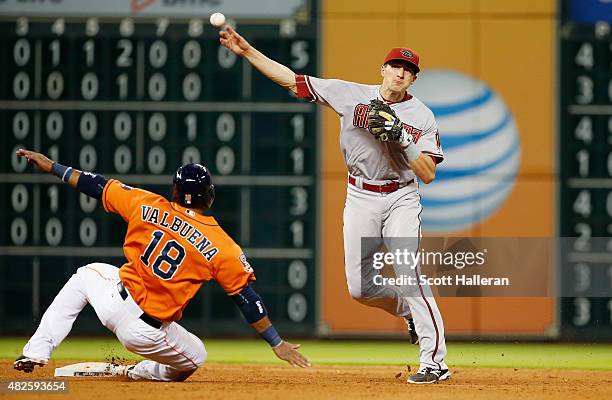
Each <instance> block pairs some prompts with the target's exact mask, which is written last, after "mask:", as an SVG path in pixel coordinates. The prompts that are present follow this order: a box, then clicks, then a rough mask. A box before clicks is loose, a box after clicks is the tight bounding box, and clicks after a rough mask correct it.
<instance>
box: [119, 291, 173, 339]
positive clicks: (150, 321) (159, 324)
mask: <svg viewBox="0 0 612 400" xmlns="http://www.w3.org/2000/svg"><path fill="white" fill-rule="evenodd" d="M117 290H118V291H119V296H121V298H122V299H123V300H125V299H127V298H128V292H127V290H126V289H125V286H123V282H119V283H118V284H117ZM140 319H141V320H142V321H143V322H144V323H146V324H147V325H149V326H151V327H153V328H155V329H159V328H161V327H162V325H163V322H162V321H160V320H158V319H155V318H153V317H152V316H150V315H149V314H147V313H146V312H144V311H143V312H142V315H141V316H140Z"/></svg>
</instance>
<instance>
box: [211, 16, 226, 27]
mask: <svg viewBox="0 0 612 400" xmlns="http://www.w3.org/2000/svg"><path fill="white" fill-rule="evenodd" d="M224 23H225V15H223V14H221V13H220V12H216V13H214V14H213V15H211V16H210V24H211V25H212V26H215V27H217V28H219V27H221V26H222V25H223V24H224Z"/></svg>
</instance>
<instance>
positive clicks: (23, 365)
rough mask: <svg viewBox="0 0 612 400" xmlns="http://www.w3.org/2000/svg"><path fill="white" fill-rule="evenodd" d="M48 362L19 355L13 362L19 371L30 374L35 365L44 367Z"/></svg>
mask: <svg viewBox="0 0 612 400" xmlns="http://www.w3.org/2000/svg"><path fill="white" fill-rule="evenodd" d="M46 364H47V363H46V362H45V361H42V360H34V359H32V358H28V357H26V356H19V357H18V358H17V359H16V360H15V362H14V363H13V368H15V369H16V370H17V371H23V372H27V373H28V374H29V373H30V372H32V371H34V367H35V366H37V365H38V366H39V367H44V366H45V365H46Z"/></svg>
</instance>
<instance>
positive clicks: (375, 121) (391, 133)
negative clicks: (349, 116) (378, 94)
mask: <svg viewBox="0 0 612 400" xmlns="http://www.w3.org/2000/svg"><path fill="white" fill-rule="evenodd" d="M367 116H368V130H369V131H370V133H371V134H372V135H374V136H376V139H378V140H380V141H381V142H387V141H392V142H399V141H401V139H402V121H400V119H399V118H398V117H397V115H396V114H395V111H393V110H392V109H391V107H389V105H388V104H386V103H384V102H383V101H381V100H378V99H372V100H371V101H370V104H369V105H368V111H367Z"/></svg>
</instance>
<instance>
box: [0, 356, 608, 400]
mask: <svg viewBox="0 0 612 400" xmlns="http://www.w3.org/2000/svg"><path fill="white" fill-rule="evenodd" d="M74 362H78V361H74ZM71 363H73V362H70V361H61V362H52V363H50V364H49V365H47V366H45V367H44V368H37V369H36V370H35V371H34V372H33V373H32V374H25V373H22V372H19V371H15V370H14V369H13V367H12V362H9V361H1V362H0V379H2V380H3V381H4V383H6V381H7V380H14V379H19V380H23V379H45V380H46V379H53V371H54V368H56V367H59V366H63V365H67V364H71ZM451 370H452V372H453V376H452V378H451V380H450V381H447V382H440V383H438V384H432V385H422V386H418V385H408V384H407V383H405V382H406V376H407V374H408V371H407V368H406V367H404V368H401V367H397V366H346V365H342V366H333V365H316V366H313V367H312V368H310V369H297V368H291V367H289V366H284V365H278V364H277V365H269V364H218V363H210V364H205V365H204V367H202V368H200V369H199V370H198V371H196V373H195V374H194V375H192V376H191V377H190V378H189V379H188V380H187V381H186V382H182V383H163V382H136V381H131V380H129V379H127V378H113V379H110V378H109V379H100V378H71V379H69V380H70V383H69V393H68V394H67V395H59V394H56V395H53V396H52V397H47V395H46V394H44V395H42V396H45V397H44V398H52V399H54V400H55V399H57V400H60V399H65V398H72V399H113V400H116V399H122V400H140V399H143V400H144V399H146V400H157V399H160V400H162V399H163V400H167V399H169V398H170V399H183V398H203V399H228V398H253V399H308V400H316V399H377V400H378V399H399V398H402V397H404V398H406V396H407V395H409V396H410V397H409V398H410V399H428V400H436V399H449V398H450V399H453V400H463V399H466V400H478V399H487V400H490V399H495V400H501V399H517V398H519V399H525V400H527V399H555V400H557V399H560V398H561V399H580V400H586V399H610V398H612V372H610V371H579V370H559V369H555V370H551V369H541V370H538V369H511V368H499V369H492V368H477V367H475V368H454V369H451ZM413 372H414V367H413ZM400 373H401V376H398V375H399V374H400ZM0 397H1V398H7V399H9V398H14V399H33V398H41V394H36V395H26V394H14V395H13V394H9V395H7V394H0Z"/></svg>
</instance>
